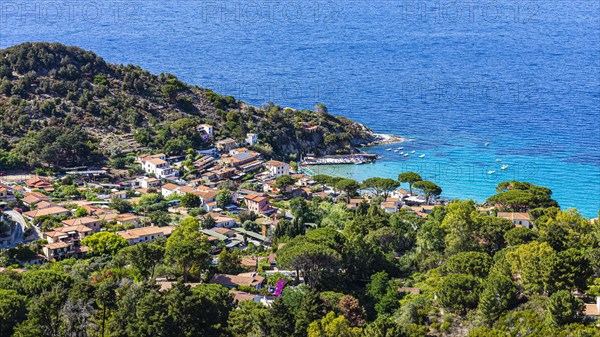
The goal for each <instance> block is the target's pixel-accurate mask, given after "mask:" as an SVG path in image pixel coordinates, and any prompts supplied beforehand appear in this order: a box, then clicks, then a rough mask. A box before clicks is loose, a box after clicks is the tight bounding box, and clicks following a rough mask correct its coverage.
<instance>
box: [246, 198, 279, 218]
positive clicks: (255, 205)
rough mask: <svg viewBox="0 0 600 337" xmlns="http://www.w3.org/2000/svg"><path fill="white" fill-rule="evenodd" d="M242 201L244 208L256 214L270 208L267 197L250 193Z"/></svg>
mask: <svg viewBox="0 0 600 337" xmlns="http://www.w3.org/2000/svg"><path fill="white" fill-rule="evenodd" d="M244 201H245V202H246V208H248V211H250V212H254V213H256V214H264V213H269V212H270V211H271V210H272V208H271V202H270V201H269V198H267V197H263V196H259V195H256V194H250V195H247V196H246V197H245V198H244Z"/></svg>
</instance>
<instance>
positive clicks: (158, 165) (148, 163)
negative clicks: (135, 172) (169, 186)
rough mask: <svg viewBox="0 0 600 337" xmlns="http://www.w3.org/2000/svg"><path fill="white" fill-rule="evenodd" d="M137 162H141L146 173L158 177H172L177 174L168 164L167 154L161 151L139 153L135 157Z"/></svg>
mask: <svg viewBox="0 0 600 337" xmlns="http://www.w3.org/2000/svg"><path fill="white" fill-rule="evenodd" d="M137 162H139V163H140V164H142V169H143V170H144V171H145V172H146V173H148V174H153V175H154V176H155V177H156V178H158V179H172V178H175V177H177V175H178V171H176V170H175V169H174V168H172V167H171V165H169V163H168V162H167V156H166V155H165V154H163V153H160V154H153V155H149V154H143V155H140V156H138V157H137Z"/></svg>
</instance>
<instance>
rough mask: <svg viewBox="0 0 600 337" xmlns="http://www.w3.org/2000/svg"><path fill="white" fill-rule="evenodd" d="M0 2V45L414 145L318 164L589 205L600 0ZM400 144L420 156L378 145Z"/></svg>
mask: <svg viewBox="0 0 600 337" xmlns="http://www.w3.org/2000/svg"><path fill="white" fill-rule="evenodd" d="M0 10H1V12H0V48H5V47H8V46H11V45H14V44H17V43H21V42H25V41H57V42H62V43H65V44H68V45H76V46H80V47H83V48H85V49H89V50H93V51H95V52H96V53H98V54H99V55H101V56H102V57H104V58H105V59H106V60H107V61H109V62H113V63H123V64H129V63H131V64H136V65H140V66H141V67H143V68H145V69H148V70H150V71H152V72H154V73H160V72H170V73H173V74H176V75H177V76H179V77H180V78H181V79H182V80H184V81H186V82H189V83H192V84H197V85H201V86H205V87H211V88H213V89H214V90H216V91H218V92H220V93H223V94H227V95H234V96H236V97H237V98H240V99H243V100H245V101H247V102H249V103H252V104H256V105H260V104H263V103H265V102H271V101H272V102H275V103H277V104H279V105H281V106H286V107H293V108H301V109H305V108H313V107H314V104H315V103H323V104H325V105H326V106H327V107H328V108H329V111H330V112H331V113H333V114H337V115H342V116H346V117H349V118H352V119H355V120H357V121H359V122H361V123H364V124H366V125H367V126H369V127H371V128H372V129H373V130H374V131H376V132H378V133H389V134H396V135H400V136H404V137H406V138H407V139H409V141H407V142H406V143H404V144H398V145H393V146H380V147H374V148H370V149H369V151H371V152H374V153H377V154H380V155H382V156H383V158H382V159H381V160H380V161H378V162H377V163H375V164H372V165H350V166H336V167H320V168H319V171H322V172H328V173H333V174H339V175H342V176H349V177H352V178H355V179H364V178H367V177H370V176H386V177H396V176H397V174H398V173H400V172H402V171H406V170H416V171H419V172H421V173H422V175H424V176H425V177H426V178H428V179H431V180H434V181H435V182H437V183H438V184H439V185H441V186H442V188H443V190H444V192H443V195H444V196H446V197H449V198H472V199H475V200H478V201H483V200H485V199H486V198H487V197H489V196H490V195H492V194H493V193H494V188H495V185H496V184H497V183H498V182H500V181H504V180H508V179H518V180H526V181H530V182H533V183H535V184H540V185H545V186H548V187H550V188H551V189H552V190H553V191H554V197H555V198H556V199H557V200H558V201H559V203H560V205H561V206H562V207H564V208H570V207H576V208H578V209H579V210H580V211H581V212H582V213H583V214H584V215H585V216H589V217H596V216H597V214H598V210H599V208H600V115H599V113H600V23H599V18H600V2H599V1H592V0H568V1H556V0H536V1H533V0H521V1H509V0H489V1H488V0H480V1H477V0H475V1H472V0H468V1H460V0H458V1H446V0H432V1H428V0H423V1H420V0H415V1H413V0H411V1H401V0H399V1H391V0H388V1H378V0H346V1H340V0H331V1H326V0H325V1H311V0H304V1H272V0H259V1H251V0H242V1H236V0H229V1H218V0H217V1H190V0H186V1H157V0H144V1H135V0H130V1H110V0H108V1H102V2H90V1H60V0H56V1H50V0H48V1H45V0H44V1H36V0H27V1H20V0H15V1H13V0H7V1H3V2H2V4H0ZM485 143H489V145H488V146H485V145H484V144H485ZM399 146H404V147H405V149H404V150H403V151H415V154H412V153H411V154H410V155H409V157H404V156H401V155H399V154H397V153H394V152H393V151H386V149H387V148H389V147H393V148H396V147H399ZM422 154H425V157H424V158H419V156H420V155H422ZM497 159H498V160H501V162H498V161H496V160H497ZM502 165H508V168H507V169H506V170H500V167H501V166H502ZM489 171H496V172H495V173H493V174H488V172H489Z"/></svg>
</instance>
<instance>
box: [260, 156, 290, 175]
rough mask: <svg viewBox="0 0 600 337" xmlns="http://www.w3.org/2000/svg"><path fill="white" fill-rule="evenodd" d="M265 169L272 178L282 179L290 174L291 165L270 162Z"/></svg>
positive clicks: (274, 161) (275, 161)
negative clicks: (281, 177)
mask: <svg viewBox="0 0 600 337" xmlns="http://www.w3.org/2000/svg"><path fill="white" fill-rule="evenodd" d="M265 168H266V169H267V171H268V172H269V175H270V176H273V177H280V176H285V175H288V174H290V165H289V164H287V163H284V162H280V161H277V160H269V161H268V162H266V163H265Z"/></svg>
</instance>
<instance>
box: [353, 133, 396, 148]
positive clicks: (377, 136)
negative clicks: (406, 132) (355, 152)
mask: <svg viewBox="0 0 600 337" xmlns="http://www.w3.org/2000/svg"><path fill="white" fill-rule="evenodd" d="M405 141H406V138H404V137H400V136H396V135H389V134H383V133H373V140H372V141H370V142H369V143H365V144H361V147H370V146H377V145H386V144H397V143H403V142H405Z"/></svg>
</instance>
